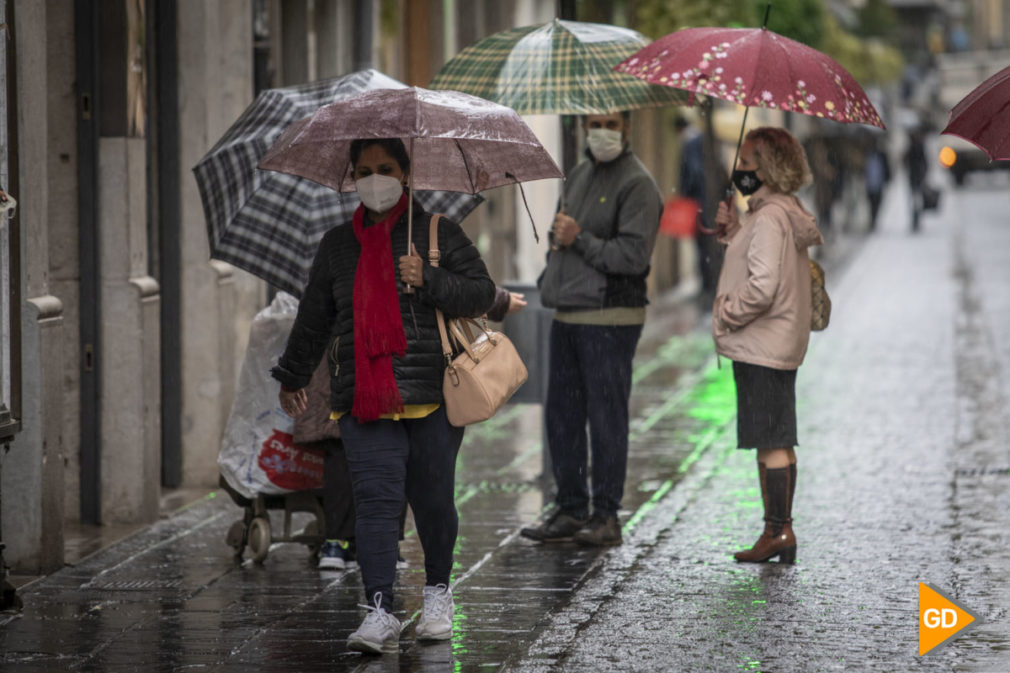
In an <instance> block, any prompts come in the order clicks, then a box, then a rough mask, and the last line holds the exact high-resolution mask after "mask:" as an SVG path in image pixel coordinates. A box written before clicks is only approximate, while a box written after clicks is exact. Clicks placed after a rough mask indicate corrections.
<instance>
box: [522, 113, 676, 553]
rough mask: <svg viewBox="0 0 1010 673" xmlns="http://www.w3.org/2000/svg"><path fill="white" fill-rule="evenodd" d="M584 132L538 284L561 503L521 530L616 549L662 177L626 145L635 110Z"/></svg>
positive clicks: (587, 124) (598, 119)
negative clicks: (582, 152)
mask: <svg viewBox="0 0 1010 673" xmlns="http://www.w3.org/2000/svg"><path fill="white" fill-rule="evenodd" d="M582 127H583V130H584V131H585V133H586V142H587V145H588V150H587V157H586V160H585V161H582V162H581V163H579V164H578V165H577V166H576V167H575V168H574V169H572V171H571V172H570V174H569V176H568V179H567V181H566V183H565V187H564V189H565V210H563V211H559V212H558V213H557V214H556V215H555V217H554V227H553V231H552V235H551V237H552V249H551V252H550V253H549V256H548V258H547V268H546V269H545V270H544V272H543V274H542V275H541V277H540V281H539V286H540V296H541V300H542V302H543V305H544V306H546V307H548V308H553V309H555V312H554V320H553V322H552V323H551V336H550V372H549V374H548V390H547V404H546V409H545V416H546V419H545V422H546V425H547V441H548V444H549V446H550V455H551V463H552V466H553V469H554V481H555V483H556V485H557V489H558V490H557V496H556V498H555V503H556V505H557V507H556V509H555V510H554V512H553V513H552V514H551V516H550V517H549V518H548V519H547V520H546V521H544V522H543V523H541V524H539V525H537V526H531V527H527V528H523V529H522V531H521V534H522V535H523V536H524V537H528V538H531V539H533V540H539V541H541V542H554V541H560V540H572V539H574V540H575V541H577V542H579V543H581V544H587V545H618V544H621V541H622V540H621V526H620V522H619V521H618V520H617V512H618V510H619V509H620V504H621V498H622V496H623V494H624V477H625V472H626V470H627V462H628V423H629V418H628V400H629V397H630V395H631V361H632V358H633V356H634V354H635V348H636V347H637V346H638V339H639V337H640V336H641V334H642V325H643V323H644V322H645V305H646V304H647V303H648V302H647V300H646V287H645V279H646V277H647V276H648V275H649V263H650V259H651V257H652V249H653V246H654V245H655V242H656V235H657V232H658V230H659V218H660V214H661V211H662V207H663V206H662V197H661V196H660V193H659V188H658V187H657V186H656V181H655V180H653V178H652V176H651V175H650V174H649V172H648V171H647V170H646V169H645V166H643V165H642V163H641V162H640V161H639V160H638V158H637V157H636V156H635V155H634V153H633V152H632V151H631V148H630V146H629V134H630V132H631V118H630V115H629V114H627V113H623V114H622V113H615V114H606V115H588V116H586V117H585V118H584V119H583V123H582ZM587 421H588V424H589V442H587V438H586V423H587ZM587 444H588V445H587ZM590 450H591V451H592V454H591V455H592V460H590V453H589V451H590ZM590 465H591V466H592V496H590V486H589V484H588V483H587V481H588V477H589V469H590ZM590 504H592V516H590V509H589V508H590Z"/></svg>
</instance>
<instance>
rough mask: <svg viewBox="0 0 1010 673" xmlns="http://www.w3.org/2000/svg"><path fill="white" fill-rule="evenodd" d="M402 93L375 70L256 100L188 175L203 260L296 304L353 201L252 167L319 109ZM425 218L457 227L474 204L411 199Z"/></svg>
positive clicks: (424, 194) (437, 196) (425, 195)
mask: <svg viewBox="0 0 1010 673" xmlns="http://www.w3.org/2000/svg"><path fill="white" fill-rule="evenodd" d="M403 88H406V85H405V84H403V83H401V82H398V81H396V80H395V79H393V78H391V77H387V76H386V75H383V74H382V73H380V72H378V71H375V70H362V71H359V72H354V73H351V74H349V75H344V76H342V77H337V78H334V79H328V80H322V81H319V82H312V83H310V84H303V85H298V86H294V87H285V88H282V89H270V90H267V91H264V92H262V93H260V94H259V96H257V97H256V100H255V101H253V102H252V103H251V104H250V105H249V107H248V108H247V109H246V110H245V112H243V113H242V116H241V117H239V119H238V120H237V121H236V122H235V123H234V124H232V126H231V128H229V129H228V130H227V131H226V132H225V134H224V135H223V136H222V137H221V139H220V140H218V142H217V143H216V144H215V145H214V147H213V148H212V149H211V150H210V151H209V152H208V153H207V154H206V156H204V157H203V158H202V159H201V160H200V163H198V164H197V165H196V167H194V168H193V174H194V176H195V177H196V182H197V186H198V187H199V190H200V199H201V201H202V202H203V208H204V215H205V217H206V220H207V236H208V239H209V241H210V254H211V257H212V258H214V259H219V260H222V261H225V262H228V263H229V264H234V265H235V266H237V267H239V268H240V269H244V270H245V271H248V272H249V273H252V274H253V275H255V276H258V277H260V278H262V279H264V280H266V281H267V282H269V283H271V284H272V285H274V286H275V287H278V288H280V289H282V290H284V291H285V292H289V293H291V294H292V295H294V296H296V297H300V296H301V293H302V290H303V289H304V287H305V284H306V283H307V282H308V277H309V267H310V266H311V265H312V259H313V257H314V256H315V252H316V248H317V247H318V246H319V241H320V239H321V238H322V237H323V234H325V233H326V232H327V231H328V230H329V229H331V228H332V227H334V226H337V225H339V224H342V223H345V222H349V221H350V219H351V216H352V215H353V214H354V210H355V209H356V208H357V207H358V204H359V203H360V200H359V199H358V196H357V194H354V193H351V194H341V193H339V192H337V191H334V190H333V189H330V188H329V187H324V186H323V185H320V184H318V183H316V182H312V181H311V180H307V179H305V178H301V177H298V176H295V175H289V174H286V173H277V172H272V171H262V170H259V169H258V168H257V163H258V162H259V160H260V159H261V158H262V157H263V156H264V155H265V154H266V152H267V149H268V148H269V147H270V146H271V145H272V144H273V142H274V141H275V140H276V139H277V138H278V137H280V135H281V134H282V133H283V132H284V130H285V129H287V128H288V127H289V126H290V125H291V124H292V123H297V120H300V119H303V118H305V117H308V116H309V115H311V114H312V113H313V112H315V111H316V110H318V109H319V108H321V107H322V106H324V105H327V104H329V103H333V102H335V101H338V100H342V99H344V98H347V97H348V96H351V95H355V94H358V93H361V92H362V91H370V90H373V89H403ZM417 199H418V201H420V203H421V204H422V205H423V206H424V207H425V209H427V210H429V211H430V212H435V213H443V214H445V215H446V216H447V217H449V218H451V219H453V220H455V221H457V222H459V221H461V220H462V219H463V218H464V217H466V216H467V215H468V214H469V213H470V211H471V210H473V209H474V208H476V207H477V206H478V205H479V204H480V203H481V201H482V199H481V198H480V197H474V196H471V195H469V194H462V193H459V192H440V191H419V192H418V193H417Z"/></svg>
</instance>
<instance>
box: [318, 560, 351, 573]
mask: <svg viewBox="0 0 1010 673" xmlns="http://www.w3.org/2000/svg"><path fill="white" fill-rule="evenodd" d="M317 567H318V568H319V569H320V570H345V569H346V568H347V562H346V561H344V559H342V558H321V559H319V565H318V566H317Z"/></svg>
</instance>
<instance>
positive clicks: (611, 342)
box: [546, 320, 642, 518]
mask: <svg viewBox="0 0 1010 673" xmlns="http://www.w3.org/2000/svg"><path fill="white" fill-rule="evenodd" d="M641 335H642V326H641V325H618V326H606V325H572V324H568V323H563V322H559V321H557V320H555V321H554V322H553V324H552V325H551V364H550V374H549V379H548V388H547V406H546V415H547V441H548V443H549V444H550V451H551V461H552V463H553V467H554V481H555V483H556V484H557V487H558V495H557V504H558V507H559V508H561V509H562V510H564V511H566V512H568V513H569V514H571V515H572V516H575V517H578V518H584V517H585V516H586V515H587V514H588V509H589V503H590V495H589V487H588V485H587V483H586V477H587V476H588V474H589V469H588V467H589V466H588V463H589V451H588V447H589V446H591V447H592V482H593V486H592V489H593V490H592V504H593V510H594V511H595V512H597V513H599V514H603V515H613V514H617V510H618V509H619V508H620V506H621V497H622V496H623V495H624V477H625V473H626V472H627V467H628V398H629V397H630V396H631V360H632V358H633V357H634V355H635V348H636V347H637V346H638V339H639V337H640V336H641ZM587 421H588V423H589V438H588V439H589V442H587V437H586V423H587Z"/></svg>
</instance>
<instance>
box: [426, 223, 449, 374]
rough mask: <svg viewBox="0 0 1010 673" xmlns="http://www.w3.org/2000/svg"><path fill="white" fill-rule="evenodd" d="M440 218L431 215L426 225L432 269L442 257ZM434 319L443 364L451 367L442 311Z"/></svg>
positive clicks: (429, 261) (436, 313)
mask: <svg viewBox="0 0 1010 673" xmlns="http://www.w3.org/2000/svg"><path fill="white" fill-rule="evenodd" d="M441 217H442V216H441V215H437V214H436V215H432V216H431V221H430V222H429V224H428V263H429V264H431V265H432V266H434V267H437V266H438V262H439V260H440V259H441V257H442V253H441V251H439V249H438V221H439V219H441ZM435 318H436V322H437V323H438V336H439V337H440V338H441V339H442V354H443V355H444V356H445V364H446V366H449V367H451V366H452V346H450V345H449V335H448V334H447V333H446V331H445V316H444V315H442V309H440V308H438V307H436V308H435Z"/></svg>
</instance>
